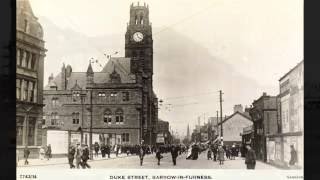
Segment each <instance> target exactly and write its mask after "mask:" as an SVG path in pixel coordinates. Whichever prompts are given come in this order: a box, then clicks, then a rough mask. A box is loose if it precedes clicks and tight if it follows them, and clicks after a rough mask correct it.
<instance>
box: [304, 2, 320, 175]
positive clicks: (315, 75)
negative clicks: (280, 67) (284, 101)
mask: <svg viewBox="0 0 320 180" xmlns="http://www.w3.org/2000/svg"><path fill="white" fill-rule="evenodd" d="M316 2H318V3H319V1H310V0H306V1H304V57H305V61H304V69H305V70H304V75H305V79H304V87H305V91H304V93H305V102H304V135H305V136H304V156H305V158H304V177H305V179H317V180H318V179H320V170H319V162H320V158H319V157H320V129H319V127H320V125H319V124H320V116H319V112H320V57H319V53H320V34H319V33H320V26H319V17H320V16H319V6H317V5H318V4H317V3H316Z"/></svg>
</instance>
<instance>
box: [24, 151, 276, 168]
mask: <svg viewBox="0 0 320 180" xmlns="http://www.w3.org/2000/svg"><path fill="white" fill-rule="evenodd" d="M163 156H164V158H163V159H162V160H161V164H160V166H158V165H157V159H156V158H155V154H151V155H146V156H145V158H144V162H143V166H140V164H139V157H138V156H128V157H127V156H126V155H125V156H123V155H122V156H121V157H119V158H112V159H99V160H94V161H89V162H88V163H89V164H90V166H91V168H93V169H97V168H125V169H127V168H133V169H140V168H142V169H246V166H245V164H244V159H243V158H241V157H237V158H236V159H235V160H226V161H225V162H224V165H219V162H215V161H212V160H207V152H202V153H201V154H200V155H199V158H198V160H186V154H182V155H180V156H178V158H177V165H176V166H173V163H172V159H171V154H170V153H167V154H163ZM21 161H23V160H21ZM50 161H54V159H51V160H50ZM18 168H37V169H40V168H41V169H42V168H45V169H48V168H63V169H65V168H69V164H67V158H65V164H62V163H57V164H54V163H51V164H50V165H42V166H38V165H36V166H34V165H32V164H30V165H29V166H23V167H18ZM256 169H276V167H274V166H271V165H268V164H265V163H262V162H260V161H257V164H256Z"/></svg>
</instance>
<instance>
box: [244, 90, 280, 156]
mask: <svg viewBox="0 0 320 180" xmlns="http://www.w3.org/2000/svg"><path fill="white" fill-rule="evenodd" d="M249 113H250V116H251V118H252V120H253V129H254V139H253V142H252V145H253V149H254V150H255V152H256V155H257V159H260V160H263V161H267V147H266V137H267V136H268V135H269V134H275V133H277V132H278V121H277V97H276V96H269V95H267V93H263V95H262V96H261V97H260V98H259V99H257V100H255V101H254V102H253V103H252V107H251V108H250V111H249Z"/></svg>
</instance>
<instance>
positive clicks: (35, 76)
mask: <svg viewBox="0 0 320 180" xmlns="http://www.w3.org/2000/svg"><path fill="white" fill-rule="evenodd" d="M16 23H17V24H16V25H17V26H16V27H17V29H16V38H17V39H16V52H17V55H16V58H17V61H16V62H17V64H16V133H17V135H16V144H17V149H18V151H19V156H20V157H22V156H23V148H24V147H25V146H28V148H29V149H30V152H31V153H30V158H34V157H38V155H39V153H38V152H39V148H40V146H41V145H42V108H43V103H42V91H43V69H44V57H45V52H46V49H45V47H44V41H43V31H42V27H41V25H40V24H39V22H38V18H37V17H36V16H35V15H34V14H33V12H32V9H31V6H30V3H29V1H28V0H18V1H17V21H16Z"/></svg>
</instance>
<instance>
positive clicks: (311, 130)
mask: <svg viewBox="0 0 320 180" xmlns="http://www.w3.org/2000/svg"><path fill="white" fill-rule="evenodd" d="M315 2H317V1H311V0H306V1H304V24H305V28H304V47H305V48H304V67H305V86H304V87H305V94H306V93H308V92H318V93H319V94H318V96H317V98H313V99H308V98H307V97H306V96H305V105H304V106H305V119H304V120H305V121H304V134H305V136H304V139H305V141H304V149H305V151H304V154H305V158H304V177H305V178H304V179H320V170H319V165H318V163H319V162H320V160H319V157H320V129H319V128H320V125H319V123H320V116H319V112H320V58H319V53H320V36H319V33H320V27H319V22H320V21H319V17H320V16H319V15H318V12H319V6H317V4H315ZM270 13H272V12H270ZM0 22H1V28H0V75H1V76H0V80H1V82H0V83H1V84H0V112H1V116H0V121H1V124H0V125H1V130H0V137H1V141H0V142H1V143H0V157H1V159H0V162H1V163H0V164H1V165H0V166H2V167H1V172H0V179H6V180H7V179H16V164H15V161H16V158H15V76H16V69H15V64H16V63H15V61H16V59H15V42H16V39H15V30H16V23H15V22H16V1H15V0H0ZM317 87H318V88H317ZM316 88H317V89H316Z"/></svg>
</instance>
